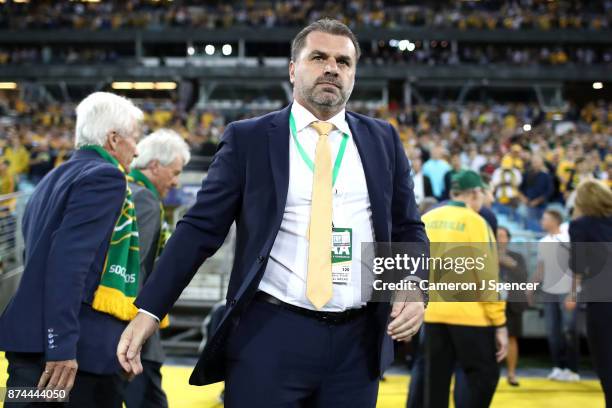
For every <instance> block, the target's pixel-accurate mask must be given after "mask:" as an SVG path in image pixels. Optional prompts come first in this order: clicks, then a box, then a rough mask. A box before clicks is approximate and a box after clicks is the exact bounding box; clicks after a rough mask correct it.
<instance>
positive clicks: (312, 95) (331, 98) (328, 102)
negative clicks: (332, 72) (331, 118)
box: [304, 78, 351, 110]
mask: <svg viewBox="0 0 612 408" xmlns="http://www.w3.org/2000/svg"><path fill="white" fill-rule="evenodd" d="M320 83H324V85H325V86H328V87H333V86H334V85H336V89H337V90H338V94H336V93H330V92H327V91H322V90H317V89H316V87H317V86H319V84H320ZM331 84H334V85H331ZM350 95H351V90H350V89H349V90H347V91H345V88H344V87H343V86H342V84H341V83H340V82H339V81H337V80H336V79H335V78H320V79H318V80H317V81H316V82H315V84H314V85H313V86H312V87H311V88H308V89H305V90H304V97H305V99H306V100H308V101H310V103H312V104H313V105H315V106H318V107H319V108H321V109H325V110H331V109H333V108H335V107H338V106H344V105H345V104H346V102H347V101H348V98H349V97H350Z"/></svg>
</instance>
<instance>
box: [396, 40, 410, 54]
mask: <svg viewBox="0 0 612 408" xmlns="http://www.w3.org/2000/svg"><path fill="white" fill-rule="evenodd" d="M409 45H410V41H408V40H402V41H400V42H399V43H398V44H397V46H398V48H399V50H400V51H406V50H407V49H408V46H409Z"/></svg>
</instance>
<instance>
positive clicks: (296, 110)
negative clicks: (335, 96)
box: [291, 100, 351, 135]
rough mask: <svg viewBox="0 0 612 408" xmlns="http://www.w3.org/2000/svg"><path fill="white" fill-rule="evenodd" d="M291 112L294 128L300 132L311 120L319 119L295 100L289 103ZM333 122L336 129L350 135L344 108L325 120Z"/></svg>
mask: <svg viewBox="0 0 612 408" xmlns="http://www.w3.org/2000/svg"><path fill="white" fill-rule="evenodd" d="M291 114H292V115H293V119H294V120H295V129H296V130H297V132H298V133H299V132H301V131H302V130H304V128H306V127H308V126H310V124H311V123H312V122H317V121H318V120H319V119H317V117H316V116H315V115H313V114H312V113H311V112H310V111H309V110H308V109H306V108H305V107H304V106H302V105H300V104H299V102H297V101H296V100H294V101H293V104H292V105H291ZM326 122H329V123H331V124H333V125H334V126H335V127H336V129H338V130H340V131H341V132H342V133H345V134H347V135H350V134H351V132H350V129H349V125H348V123H347V122H346V109H342V110H341V111H340V112H338V113H337V114H336V115H335V116H334V117H332V118H331V119H329V120H326Z"/></svg>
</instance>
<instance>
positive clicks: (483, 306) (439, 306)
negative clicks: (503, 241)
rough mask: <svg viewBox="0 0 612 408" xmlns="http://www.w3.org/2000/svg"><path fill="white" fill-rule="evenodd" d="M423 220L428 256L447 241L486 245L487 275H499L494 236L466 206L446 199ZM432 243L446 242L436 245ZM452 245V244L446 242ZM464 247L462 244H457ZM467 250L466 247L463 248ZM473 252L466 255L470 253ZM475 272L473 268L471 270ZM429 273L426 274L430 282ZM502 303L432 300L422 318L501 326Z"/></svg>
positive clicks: (448, 322) (476, 214)
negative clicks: (427, 238)
mask: <svg viewBox="0 0 612 408" xmlns="http://www.w3.org/2000/svg"><path fill="white" fill-rule="evenodd" d="M422 220H423V222H424V223H425V230H426V231H427V236H428V237H429V240H430V241H431V242H432V253H431V257H435V256H439V255H440V254H435V252H436V249H435V248H437V247H445V251H447V253H448V248H449V245H448V244H451V243H463V244H467V243H471V244H473V245H474V246H475V247H476V248H478V247H480V248H483V247H488V248H490V250H489V251H487V254H490V255H491V256H488V257H487V258H486V261H485V271H486V273H485V274H486V275H487V276H494V277H495V279H497V278H498V276H499V263H498V259H497V248H496V246H494V247H492V248H491V247H490V245H489V244H491V245H495V236H494V234H493V231H491V228H490V227H489V225H488V224H487V222H486V221H485V220H484V218H482V217H481V216H480V215H478V213H476V212H475V211H473V210H472V209H470V208H468V207H466V205H465V204H464V203H462V202H457V201H449V202H448V203H447V204H446V205H444V206H441V207H438V208H435V209H433V210H431V211H429V212H428V213H426V214H425V215H424V216H423V217H422ZM435 243H448V244H444V245H441V246H437V245H436V244H435ZM450 247H452V245H450ZM461 248H462V249H463V248H464V245H462V247H461ZM466 248H467V249H466V251H469V250H470V249H469V247H466ZM472 255H473V253H471V254H468V255H466V256H472ZM473 271H475V270H473ZM431 281H433V274H430V283H431ZM505 309H506V304H505V302H500V301H495V302H484V301H483V302H444V301H435V296H432V301H431V302H430V303H429V306H428V307H427V310H426V311H425V321H426V322H428V323H445V324H454V325H462V326H480V327H484V326H502V325H504V324H505V323H506V314H505Z"/></svg>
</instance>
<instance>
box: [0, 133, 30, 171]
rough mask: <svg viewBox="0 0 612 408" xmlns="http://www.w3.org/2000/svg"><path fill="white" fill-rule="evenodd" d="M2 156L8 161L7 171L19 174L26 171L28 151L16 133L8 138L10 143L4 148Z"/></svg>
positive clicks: (28, 157) (28, 158)
mask: <svg viewBox="0 0 612 408" xmlns="http://www.w3.org/2000/svg"><path fill="white" fill-rule="evenodd" d="M3 158H4V159H5V160H8V162H9V171H10V172H11V173H12V174H14V175H16V176H20V175H22V174H25V173H27V171H28V166H29V163H30V153H29V152H28V150H27V149H26V148H25V146H24V145H23V144H22V143H21V139H20V137H19V136H17V135H13V136H12V137H11V138H10V144H9V145H8V146H7V147H6V148H5V149H4V154H3Z"/></svg>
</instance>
